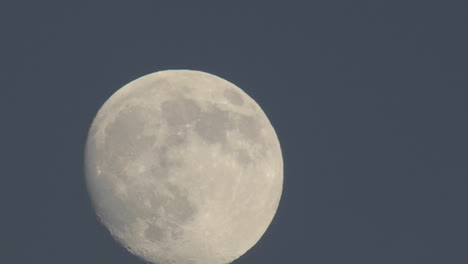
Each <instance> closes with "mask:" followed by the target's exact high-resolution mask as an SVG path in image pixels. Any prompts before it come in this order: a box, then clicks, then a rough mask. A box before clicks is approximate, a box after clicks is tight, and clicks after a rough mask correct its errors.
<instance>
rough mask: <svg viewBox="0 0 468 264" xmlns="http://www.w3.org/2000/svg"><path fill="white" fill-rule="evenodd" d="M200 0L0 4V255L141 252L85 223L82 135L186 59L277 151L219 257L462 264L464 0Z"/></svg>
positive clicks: (11, 258) (104, 256)
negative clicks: (270, 206) (232, 252)
mask: <svg viewBox="0 0 468 264" xmlns="http://www.w3.org/2000/svg"><path fill="white" fill-rule="evenodd" d="M216 2H217V3H216V4H211V5H207V4H205V3H202V1H199V2H197V3H195V2H194V1H191V3H186V4H185V5H182V4H180V5H177V4H170V5H169V4H165V3H164V2H162V1H156V0H132V1H130V0H127V1H121V0H112V1H110V0H109V1H101V0H94V1H85V0H81V1H49V0H42V1H26V0H25V1H3V2H2V3H1V4H0V37H1V38H0V81H1V82H0V83H1V95H0V110H1V111H0V117H1V120H2V126H1V135H2V142H1V145H0V154H1V160H2V163H1V185H0V186H1V187H2V188H1V189H2V192H1V196H2V197H1V198H2V199H0V200H1V201H2V215H1V218H0V223H1V226H2V229H5V230H4V231H2V233H1V239H0V246H1V247H0V248H1V254H0V262H1V263H38V264H62V263H67V264H82V263H99V264H107V263H109V264H110V263H112V264H141V263H143V262H142V261H140V260H138V259H137V258H135V257H134V256H133V255H131V254H130V253H127V252H126V251H125V250H124V249H122V248H121V247H120V246H119V245H118V244H117V243H116V242H114V240H113V239H112V238H111V236H110V235H109V234H108V232H107V231H106V230H105V229H104V227H102V226H101V225H100V224H99V223H98V222H97V220H96V217H95V214H94V212H93V210H92V208H91V205H90V202H89V199H88V196H87V193H86V188H85V185H84V177H83V168H82V163H83V147H84V142H85V139H86V134H87V131H88V128H89V126H90V124H91V121H92V119H93V117H94V115H95V114H96V112H97V110H98V109H99V108H100V106H101V105H102V104H103V103H104V101H105V100H106V99H107V98H108V97H109V96H110V95H111V94H112V93H113V92H114V91H116V90H117V89H119V88H120V87H121V86H123V85H124V84H126V83H127V82H129V81H131V80H134V79H136V78H137V77H140V76H142V75H145V74H148V73H150V72H154V71H159V70H165V69H194V70H202V71H206V72H210V73H213V74H216V75H218V76H220V77H223V78H225V79H227V80H229V81H231V82H233V83H235V84H237V85H238V86H239V87H241V88H242V89H244V90H245V91H246V92H247V93H248V94H249V95H251V96H252V97H253V98H254V99H255V100H256V101H257V102H258V103H259V104H260V105H261V106H262V108H263V109H264V111H265V112H266V114H267V115H268V116H269V118H270V121H271V122H272V124H273V125H274V127H275V128H276V131H277V134H278V136H279V139H280V142H281V145H282V148H283V156H284V161H285V183H284V194H283V198H282V201H281V204H280V208H279V211H278V214H277V215H276V217H275V219H274V221H273V223H272V225H271V226H270V229H269V230H268V232H267V233H266V234H265V236H264V237H263V239H262V240H261V242H260V243H259V244H257V245H256V246H255V247H254V248H253V249H252V250H251V251H249V252H248V253H247V254H246V255H245V256H243V257H241V258H240V259H239V260H237V261H236V262H235V263H239V264H249V263H251V264H254V263H255V264H258V263H268V264H283V263H320V264H342V263H356V264H367V263H369V264H375V263H379V264H395V263H398V264H406V263H408V264H414V263H425V264H432V263H434V264H440V263H451V264H457V263H463V264H465V263H468V250H467V248H468V225H467V223H468V212H467V210H466V206H467V204H468V192H467V188H468V153H467V152H468V140H467V135H468V120H467V115H468V101H467V100H468V51H467V47H468V34H467V33H468V16H467V13H468V4H467V2H466V1H395V0H393V1H382V0H372V1H371V0H369V1H345V0H341V1H325V0H321V1H301V2H302V3H301V4H298V3H293V2H292V1H282V2H281V3H271V1H269V2H267V1H263V2H255V3H254V2H253V1H248V3H245V4H239V3H238V1H216ZM298 2H299V1H298Z"/></svg>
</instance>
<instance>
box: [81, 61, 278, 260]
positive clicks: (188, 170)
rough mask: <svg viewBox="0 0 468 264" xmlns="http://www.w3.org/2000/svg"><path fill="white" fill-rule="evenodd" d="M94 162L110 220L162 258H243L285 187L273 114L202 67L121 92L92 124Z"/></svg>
mask: <svg viewBox="0 0 468 264" xmlns="http://www.w3.org/2000/svg"><path fill="white" fill-rule="evenodd" d="M84 160H85V178H86V185H87V188H88V192H89V195H90V198H91V201H92V203H93V206H94V209H95V211H96V214H97V216H98V218H99V220H100V222H101V223H102V224H103V225H104V226H105V227H106V228H107V229H108V230H109V231H110V232H111V234H112V236H113V237H114V238H115V239H116V240H117V241H118V242H119V243H120V244H121V245H123V246H124V247H125V248H127V249H128V250H129V251H130V252H132V253H134V254H135V255H137V256H139V257H141V258H142V259H144V260H146V261H148V262H152V263H161V264H169V263H177V264H224V263H230V262H232V261H234V260H235V259H237V258H238V257H240V256H241V255H243V254H244V253H245V252H247V251H248V250H249V249H250V248H252V247H253V246H254V245H255V244H256V243H257V242H258V241H259V240H260V239H261V237H262V235H263V234H264V233H265V231H266V230H267V228H268V226H269V225H270V223H271V221H272V219H273V217H274V215H275V213H276V211H277V208H278V204H279V201H280V197H281V193H282V186H283V158H282V154H281V147H280V144H279V141H278V137H277V135H276V133H275V130H274V128H273V126H272V125H271V123H270V121H269V120H268V118H267V116H266V115H265V113H264V112H263V111H262V109H261V108H260V106H259V105H258V104H257V103H256V102H255V101H254V100H253V99H252V98H251V97H249V96H248V95H247V94H246V93H245V92H244V91H242V90H241V89H240V88H238V87H237V86H236V85H234V84H232V83H230V82H228V81H226V80H224V79H222V78H220V77H217V76H215V75H212V74H209V73H205V72H201V71H193V70H167V71H160V72H156V73H151V74H148V75H145V76H143V77H141V78H138V79H136V80H134V81H132V82H130V83H128V84H127V85H125V86H124V87H122V88H121V89H119V90H118V91H117V92H115V93H114V94H113V95H112V96H111V97H110V98H109V99H108V100H107V101H106V102H105V103H104V105H103V106H102V107H101V109H100V110H99V111H98V113H97V115H96V117H95V118H94V120H93V122H92V125H91V128H90V129H89V133H88V137H87V141H86V147H85V159H84Z"/></svg>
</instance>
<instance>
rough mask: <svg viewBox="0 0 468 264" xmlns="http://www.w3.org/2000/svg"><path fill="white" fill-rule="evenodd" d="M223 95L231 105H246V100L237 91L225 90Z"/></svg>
mask: <svg viewBox="0 0 468 264" xmlns="http://www.w3.org/2000/svg"><path fill="white" fill-rule="evenodd" d="M223 94H224V97H225V98H226V99H227V100H228V101H229V102H230V103H231V104H234V105H242V104H243V103H244V99H242V96H241V95H240V94H239V93H238V92H236V91H233V90H231V89H226V90H224V92H223Z"/></svg>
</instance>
